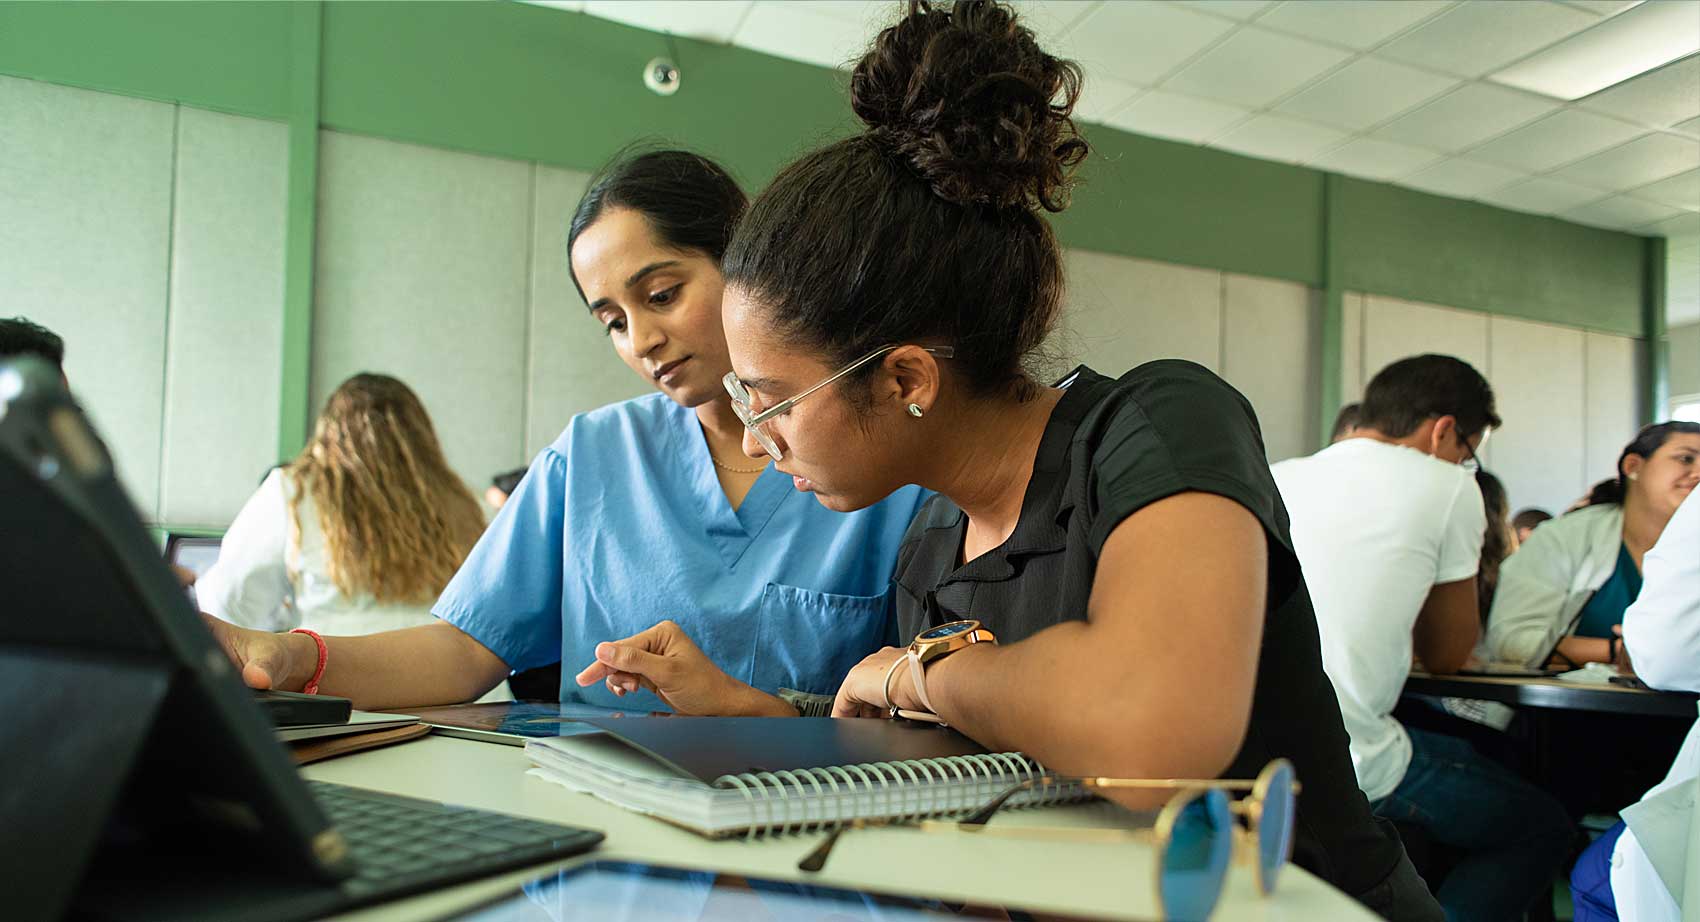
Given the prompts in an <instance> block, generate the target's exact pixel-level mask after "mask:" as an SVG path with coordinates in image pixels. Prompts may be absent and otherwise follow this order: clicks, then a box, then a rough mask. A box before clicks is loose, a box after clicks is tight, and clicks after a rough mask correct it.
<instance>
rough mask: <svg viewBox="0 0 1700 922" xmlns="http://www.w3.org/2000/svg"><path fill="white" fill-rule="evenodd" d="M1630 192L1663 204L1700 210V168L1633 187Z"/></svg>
mask: <svg viewBox="0 0 1700 922" xmlns="http://www.w3.org/2000/svg"><path fill="white" fill-rule="evenodd" d="M1629 194H1630V195H1633V196H1634V197H1636V198H1639V199H1646V200H1647V201H1649V202H1658V203H1659V204H1661V205H1675V206H1676V207H1678V208H1688V209H1693V210H1700V170H1689V171H1688V172H1686V173H1678V174H1677V175H1675V176H1672V177H1671V178H1669V179H1661V180H1659V181H1658V182H1655V183H1649V184H1648V185H1645V186H1642V187H1641V188H1639V189H1631V190H1629Z"/></svg>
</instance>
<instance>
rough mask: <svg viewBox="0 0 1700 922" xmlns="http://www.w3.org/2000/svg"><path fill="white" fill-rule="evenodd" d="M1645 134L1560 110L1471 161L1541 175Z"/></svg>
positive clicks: (1477, 153) (1479, 151)
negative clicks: (1487, 162) (1511, 167)
mask: <svg viewBox="0 0 1700 922" xmlns="http://www.w3.org/2000/svg"><path fill="white" fill-rule="evenodd" d="M1643 133H1644V132H1643V131H1642V129H1640V128H1637V127H1635V126H1634V125H1629V124H1625V123H1623V122H1620V121H1618V120H1616V119H1611V118H1606V117H1605V116H1603V115H1595V114H1594V113H1592V112H1584V111H1582V110H1580V109H1560V110H1558V111H1557V112H1554V113H1553V114H1552V115H1549V116H1547V117H1546V118H1543V119H1541V120H1540V121H1538V122H1535V123H1533V124H1530V125H1525V126H1523V127H1522V128H1519V129H1517V130H1516V131H1513V132H1511V133H1509V134H1507V135H1504V136H1503V137H1498V138H1495V139H1493V140H1492V141H1489V142H1487V143H1486V144H1483V145H1481V146H1480V147H1477V148H1474V149H1473V150H1471V151H1470V157H1471V159H1475V160H1487V161H1490V162H1493V163H1499V164H1503V165H1505V166H1514V167H1518V168H1520V169H1525V170H1529V171H1530V172H1536V173H1539V172H1545V171H1547V170H1550V169H1552V168H1553V167H1555V166H1558V165H1560V164H1563V163H1569V162H1570V161H1572V160H1580V159H1581V158H1583V157H1586V156H1588V155H1589V154H1592V153H1597V152H1599V151H1602V150H1605V149H1606V148H1608V147H1615V146H1616V145H1619V144H1622V143H1623V142H1625V141H1627V140H1629V139H1630V138H1633V137H1635V136H1636V135H1638V134H1643Z"/></svg>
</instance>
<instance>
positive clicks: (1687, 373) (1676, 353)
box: [1668, 323, 1700, 397]
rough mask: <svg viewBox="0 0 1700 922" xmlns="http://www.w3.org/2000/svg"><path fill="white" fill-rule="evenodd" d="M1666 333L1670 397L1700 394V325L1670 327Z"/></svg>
mask: <svg viewBox="0 0 1700 922" xmlns="http://www.w3.org/2000/svg"><path fill="white" fill-rule="evenodd" d="M1668 332H1669V335H1670V392H1671V396H1673V397H1688V396H1692V395H1694V394H1700V323H1690V324H1686V325H1684V326H1680V327H1671V328H1670V330H1669V331H1668Z"/></svg>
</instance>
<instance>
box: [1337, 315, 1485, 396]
mask: <svg viewBox="0 0 1700 922" xmlns="http://www.w3.org/2000/svg"><path fill="white" fill-rule="evenodd" d="M1425 352H1438V353H1441V354H1443V355H1455V356H1457V357H1458V358H1461V359H1463V360H1464V361H1466V362H1469V363H1470V364H1471V365H1473V366H1475V368H1476V370H1477V371H1480V372H1482V373H1483V374H1486V373H1487V367H1488V315H1487V314H1480V313H1476V312H1474V311H1461V310H1455V309H1453V308H1450V307H1441V306H1439V305H1434V304H1421V303H1418V302H1416V301H1402V300H1400V299H1398V298H1386V297H1382V296H1380V295H1367V296H1365V298H1364V329H1363V383H1364V385H1365V386H1368V384H1369V382H1370V379H1371V378H1374V377H1375V373H1376V372H1378V371H1380V370H1381V369H1383V368H1386V367H1387V366H1388V365H1390V364H1392V363H1393V362H1396V361H1398V360H1400V359H1402V358H1406V357H1408V356H1413V355H1421V354H1423V353H1425ZM1361 395H1362V392H1361V390H1360V396H1361Z"/></svg>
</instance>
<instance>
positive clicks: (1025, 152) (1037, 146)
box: [850, 0, 1087, 211]
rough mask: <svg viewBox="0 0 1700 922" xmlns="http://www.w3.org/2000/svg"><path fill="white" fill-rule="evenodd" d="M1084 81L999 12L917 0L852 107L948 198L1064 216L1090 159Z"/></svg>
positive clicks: (854, 91) (994, 7)
mask: <svg viewBox="0 0 1700 922" xmlns="http://www.w3.org/2000/svg"><path fill="white" fill-rule="evenodd" d="M1080 83H1081V73H1080V67H1079V66H1078V65H1076V64H1075V63H1074V62H1072V61H1065V60H1061V59H1058V58H1054V57H1052V56H1050V55H1048V54H1046V53H1045V51H1044V49H1042V48H1040V47H1039V43H1038V42H1037V41H1036V40H1035V39H1034V37H1033V32H1032V30H1030V29H1028V28H1027V27H1025V26H1023V25H1021V23H1020V22H1018V21H1017V19H1016V15H1015V13H1014V11H1012V10H1011V9H1010V8H1009V7H1007V6H1005V5H1003V4H1001V3H995V2H990V0H957V2H955V3H953V4H950V5H949V6H935V5H934V4H933V3H931V2H928V0H910V3H909V12H908V14H907V15H905V16H904V17H903V18H902V19H901V20H899V21H898V22H897V24H896V25H893V26H890V27H888V28H886V29H885V30H883V31H881V32H880V34H879V37H878V38H877V39H875V40H874V45H873V48H871V49H870V50H869V51H868V53H867V54H866V55H864V56H863V57H862V60H861V61H859V62H858V63H857V64H856V69H855V71H854V72H853V73H852V74H851V77H850V106H851V108H852V109H854V110H855V112H856V115H857V116H858V117H859V118H861V120H862V121H863V122H865V123H867V125H868V134H869V136H870V137H871V138H872V139H873V140H874V141H875V142H877V143H879V144H880V145H882V146H883V147H885V148H886V149H888V150H890V151H891V152H893V153H895V154H897V155H899V156H901V157H903V158H905V159H906V160H907V161H908V163H909V165H910V166H911V167H912V168H913V169H914V170H915V171H916V172H917V173H919V174H920V176H921V177H922V178H923V179H925V180H926V182H927V183H928V185H930V186H931V187H932V190H933V192H934V194H936V195H938V196H939V197H940V198H943V199H945V200H946V201H950V202H955V203H957V204H963V205H968V204H975V205H991V206H994V207H998V208H1008V207H1015V206H1020V207H1024V208H1033V207H1035V206H1037V207H1041V208H1044V209H1045V210H1047V211H1061V210H1063V209H1064V208H1066V207H1068V197H1069V191H1070V187H1071V186H1072V185H1073V178H1072V173H1073V170H1074V167H1075V166H1077V165H1078V164H1079V163H1080V162H1081V161H1082V160H1084V159H1085V158H1086V153H1087V145H1086V142H1085V141H1084V140H1083V139H1082V138H1081V137H1080V135H1079V133H1078V132H1076V131H1075V127H1074V122H1073V121H1072V120H1071V119H1070V118H1069V113H1070V112H1072V111H1073V109H1074V103H1075V100H1077V99H1078V98H1079V97H1080Z"/></svg>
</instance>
